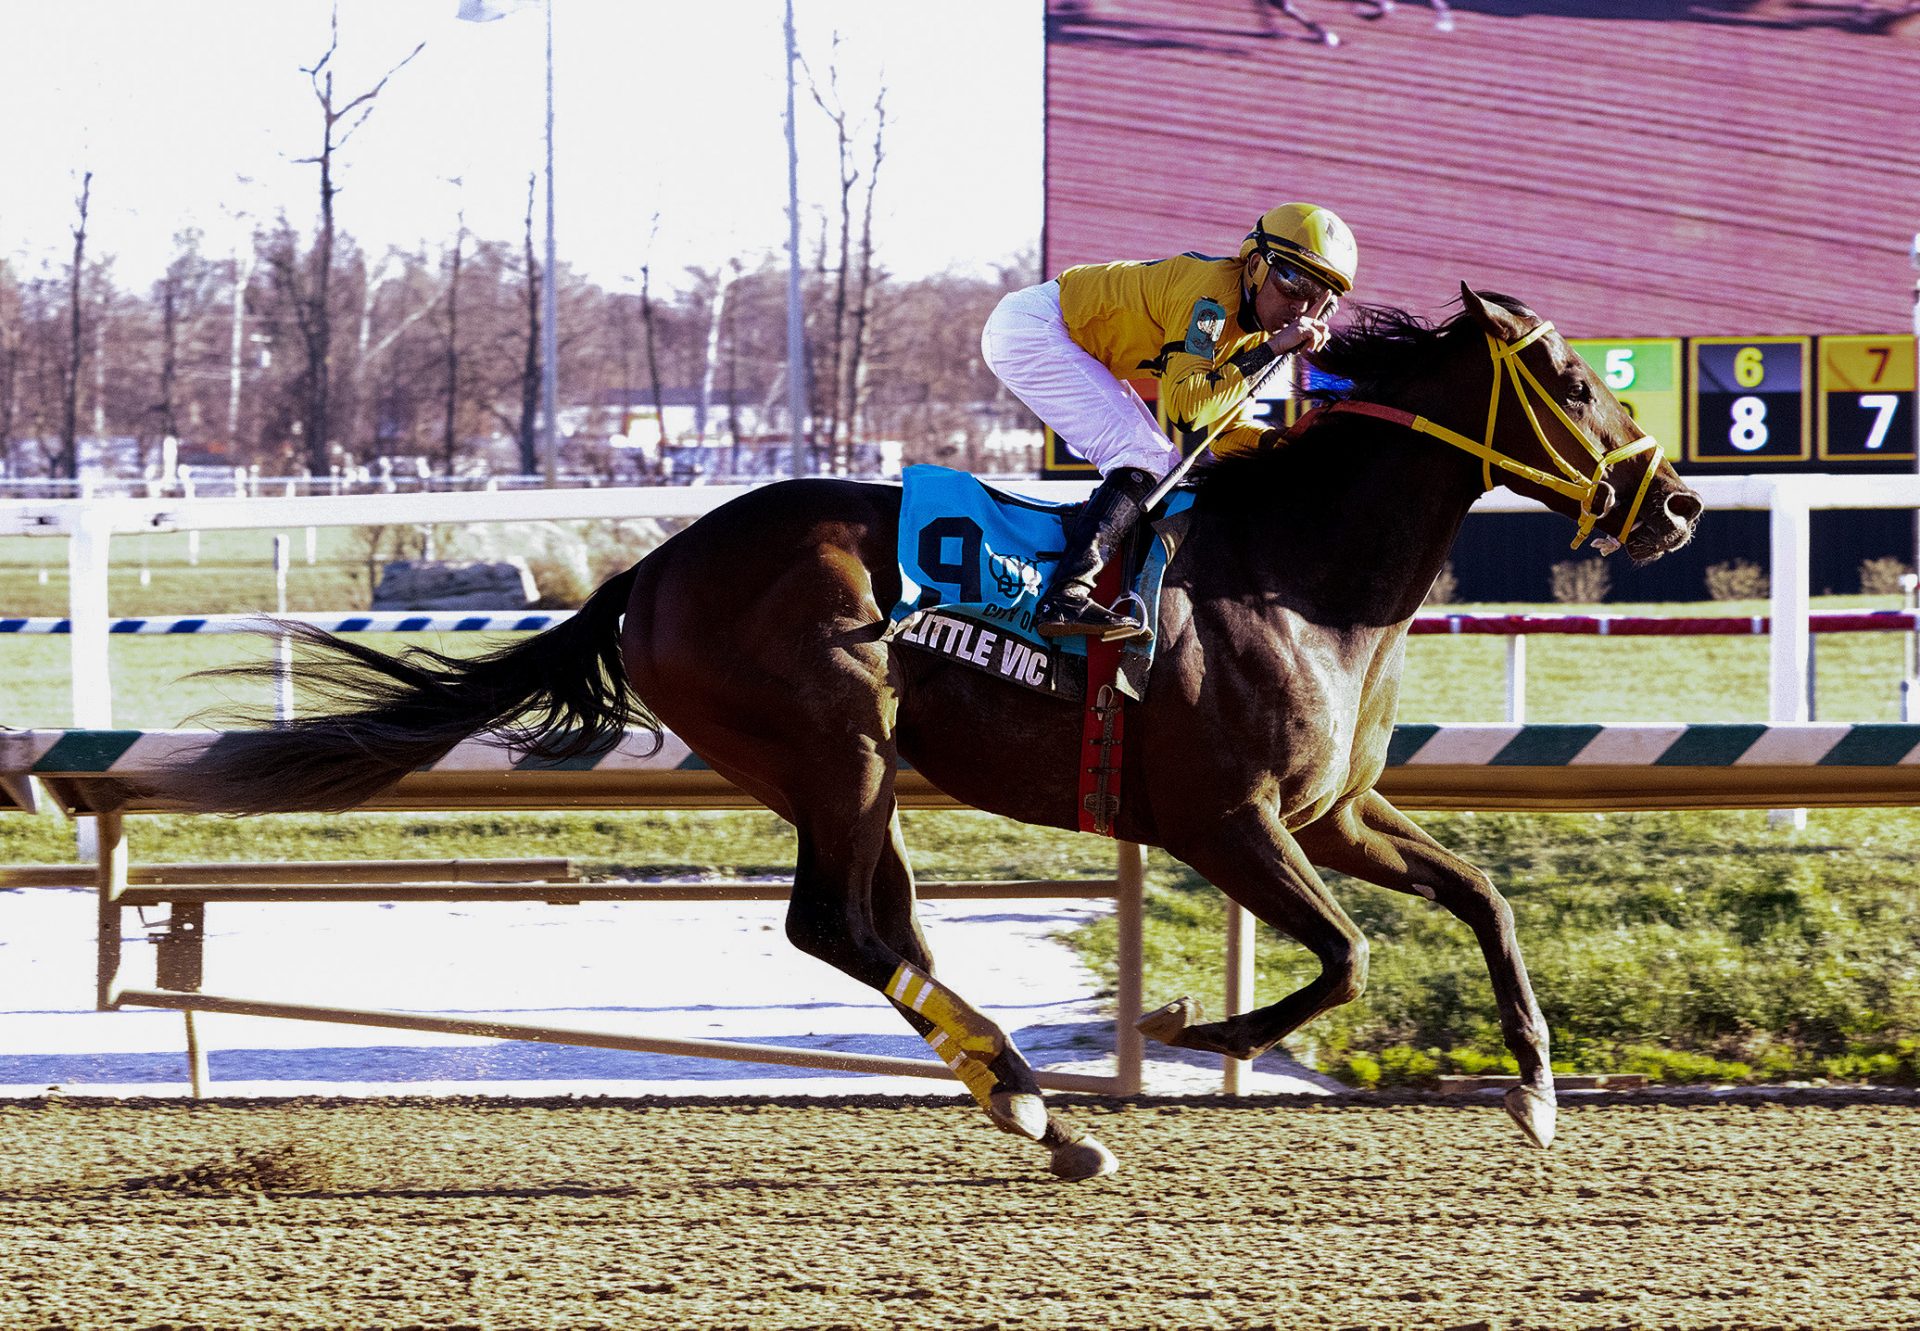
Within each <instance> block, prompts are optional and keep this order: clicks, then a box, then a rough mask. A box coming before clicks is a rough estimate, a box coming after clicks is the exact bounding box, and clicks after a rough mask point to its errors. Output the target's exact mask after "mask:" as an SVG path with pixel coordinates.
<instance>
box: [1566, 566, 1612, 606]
mask: <svg viewBox="0 0 1920 1331" xmlns="http://www.w3.org/2000/svg"><path fill="white" fill-rule="evenodd" d="M1612 590H1613V574H1611V573H1609V572H1607V565H1606V561H1605V560H1601V559H1569V560H1566V561H1564V562H1562V563H1559V564H1555V565H1554V566H1553V599H1554V600H1556V601H1558V602H1559V603H1560V604H1562V605H1593V604H1596V603H1597V602H1600V601H1604V600H1606V599H1607V593H1608V592H1610V591H1612Z"/></svg>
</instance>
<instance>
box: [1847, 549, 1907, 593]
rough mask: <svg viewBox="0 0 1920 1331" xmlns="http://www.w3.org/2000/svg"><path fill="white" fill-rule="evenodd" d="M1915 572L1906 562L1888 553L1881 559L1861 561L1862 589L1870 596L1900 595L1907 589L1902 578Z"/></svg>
mask: <svg viewBox="0 0 1920 1331" xmlns="http://www.w3.org/2000/svg"><path fill="white" fill-rule="evenodd" d="M1911 572H1913V570H1912V569H1910V568H1908V567H1907V566H1906V565H1905V564H1903V563H1902V562H1900V561H1899V560H1898V559H1895V558H1894V557H1893V556H1892V555H1887V556H1885V557H1884V558H1881V559H1863V560H1861V561H1860V590H1861V591H1862V592H1864V593H1865V594H1866V595H1868V596H1898V595H1900V594H1901V593H1902V592H1903V591H1905V590H1906V589H1905V588H1904V587H1902V586H1901V585H1900V579H1902V578H1904V577H1906V576H1907V574H1909V573H1911Z"/></svg>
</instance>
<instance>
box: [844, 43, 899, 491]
mask: <svg viewBox="0 0 1920 1331" xmlns="http://www.w3.org/2000/svg"><path fill="white" fill-rule="evenodd" d="M886 138H887V86H886V83H885V82H884V81H882V83H881V85H880V91H879V92H878V93H876V94H875V95H874V98H873V164H872V165H871V166H870V167H868V168H867V197H866V202H865V205H864V206H863V208H862V209H861V214H860V285H859V286H858V287H856V288H855V289H854V299H853V344H852V346H851V347H849V348H848V351H847V382H846V391H845V397H844V398H843V400H844V401H845V403H846V411H845V413H844V417H843V419H844V421H845V427H844V429H843V430H842V432H841V437H840V439H839V440H837V441H836V446H837V447H838V448H839V449H840V450H841V451H842V456H843V457H844V458H849V460H850V455H851V453H852V447H853V434H854V429H855V426H856V423H857V422H858V420H859V417H860V406H861V395H862V388H863V385H862V383H861V373H860V372H861V369H862V368H863V367H862V357H863V356H864V355H865V353H866V346H867V317H868V315H869V313H870V312H871V310H872V305H871V300H872V296H873V279H874V272H873V192H874V187H875V186H876V185H878V184H879V182H880V163H881V162H882V161H883V160H885V157H886ZM842 469H843V470H844V467H843V468H842Z"/></svg>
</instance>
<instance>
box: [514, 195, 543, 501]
mask: <svg viewBox="0 0 1920 1331" xmlns="http://www.w3.org/2000/svg"><path fill="white" fill-rule="evenodd" d="M533 193H534V177H533V175H532V174H531V173H529V174H528V176H527V225H526V230H525V233H524V241H523V247H524V251H525V255H526V265H525V266H526V277H527V286H526V299H527V345H526V355H525V357H524V358H523V359H522V361H521V365H520V427H519V431H518V438H519V441H520V474H521V475H522V476H533V475H536V474H538V472H539V471H540V448H539V443H538V441H537V440H536V439H535V437H534V424H535V421H536V420H537V418H538V415H539V411H540V265H539V264H538V263H537V262H536V261H535V260H534V257H533Z"/></svg>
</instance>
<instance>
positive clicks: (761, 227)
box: [0, 0, 1042, 289]
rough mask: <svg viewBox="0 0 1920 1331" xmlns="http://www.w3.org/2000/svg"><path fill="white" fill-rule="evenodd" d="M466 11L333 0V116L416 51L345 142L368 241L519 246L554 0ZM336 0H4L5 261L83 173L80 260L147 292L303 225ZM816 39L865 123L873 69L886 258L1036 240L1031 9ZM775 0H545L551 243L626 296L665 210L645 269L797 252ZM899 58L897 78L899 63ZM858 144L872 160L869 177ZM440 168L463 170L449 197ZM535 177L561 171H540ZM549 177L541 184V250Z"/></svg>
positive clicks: (930, 259)
mask: <svg viewBox="0 0 1920 1331" xmlns="http://www.w3.org/2000/svg"><path fill="white" fill-rule="evenodd" d="M457 8H458V3H457V0H340V50H339V52H338V53H337V54H336V56H335V57H334V61H333V67H334V68H335V70H336V78H335V89H336V103H344V102H345V101H346V100H347V99H348V98H350V97H352V96H354V95H357V94H358V93H360V92H361V91H364V90H365V89H366V88H368V87H370V86H372V84H373V83H374V82H375V81H377V80H378V78H379V77H380V75H381V74H383V73H384V72H385V71H386V70H387V69H388V68H389V67H390V66H391V65H392V64H394V63H395V62H396V61H398V60H399V59H400V58H401V57H403V56H404V55H405V54H406V53H407V52H408V51H409V50H410V49H412V47H413V45H414V43H416V42H419V41H423V40H424V41H425V42H426V49H425V50H424V51H422V52H421V53H420V55H419V56H418V57H416V58H415V59H414V61H413V63H412V64H410V65H408V66H407V67H406V68H405V69H403V70H401V71H400V72H399V73H398V74H396V75H395V76H394V78H393V80H392V81H391V82H390V83H389V84H388V85H387V89H386V91H385V92H384V93H383V94H382V95H381V97H380V99H379V101H378V103H377V105H376V106H375V109H374V112H373V114H372V116H371V118H370V119H369V120H368V121H367V123H366V124H365V125H364V126H363V127H362V128H361V129H360V130H359V131H358V132H357V133H356V134H355V135H354V136H353V138H352V139H351V140H350V141H349V142H348V144H347V146H346V148H345V150H344V152H342V153H341V154H339V155H338V156H336V159H335V162H336V176H337V179H338V182H339V183H340V184H341V186H342V187H343V190H342V193H341V194H340V195H339V197H338V199H337V201H336V220H337V222H338V224H339V225H340V226H342V227H344V228H345V229H346V230H348V231H349V232H351V233H352V234H353V235H354V237H355V238H356V239H357V240H358V241H359V242H360V243H361V244H362V245H363V246H364V247H365V248H366V249H367V250H368V251H370V252H371V253H374V254H376V255H377V254H379V253H380V252H382V251H383V250H384V249H385V247H386V245H387V244H388V243H394V244H399V245H404V246H411V245H413V244H416V243H418V242H420V241H421V240H423V239H424V240H425V241H426V242H427V243H428V244H429V245H431V246H433V247H436V248H437V247H439V246H441V245H443V244H445V243H446V242H447V241H448V240H449V239H450V238H451V236H452V234H453V230H454V226H455V216H456V213H457V212H458V210H459V209H460V208H461V207H462V206H464V207H465V210H466V216H467V225H468V227H469V228H470V230H472V231H473V232H475V233H476V234H479V235H481V236H483V237H486V238H489V239H500V240H510V241H517V240H518V238H519V236H520V234H521V228H522V223H523V217H524V210H525V207H526V181H527V174H528V173H529V172H530V171H543V170H544V161H545V149H544V139H543V123H544V115H545V103H544V98H545V92H544V63H543V43H544V38H545V33H544V23H543V21H542V16H541V12H540V10H539V9H538V8H537V7H535V8H529V9H526V10H523V11H521V12H519V13H516V14H512V15H510V16H508V17H506V18H504V19H500V20H498V21H496V22H492V23H463V22H459V21H457V20H456V19H455V18H454V14H455V11H456V10H457ZM328 12H329V5H328V0H170V2H169V3H156V2H155V0H57V2H56V0H0V126H5V129H4V132H0V257H5V258H12V259H15V260H16V261H18V262H21V263H22V264H23V266H24V267H26V268H27V269H28V270H29V271H31V270H33V269H35V268H37V267H38V266H39V265H40V264H41V263H49V264H53V265H55V266H58V265H62V264H64V263H65V256H66V254H67V253H68V252H70V250H71V246H72V238H71V234H70V227H71V225H72V223H73V221H74V217H75V212H74V201H75V199H76V197H77V195H78V191H79V180H80V172H81V171H82V170H84V169H91V170H92V171H93V175H94V179H93V206H92V220H91V223H90V227H89V236H88V252H89V254H91V255H95V256H107V255H113V256H117V257H116V263H115V274H116V277H117V278H118V280H119V282H120V284H121V285H122V286H125V287H133V288H135V289H144V288H145V287H146V285H147V284H148V283H150V282H151V281H152V280H153V278H154V277H156V276H157V275H158V274H159V272H160V271H161V269H162V268H164V266H165V263H166V261H167V258H168V257H169V255H170V254H171V252H172V238H173V235H174V233H175V232H176V231H177V230H179V229H181V228H183V227H188V226H196V227H199V228H201V229H202V230H203V231H205V232H206V233H207V234H208V237H209V239H208V242H207V244H208V247H209V248H212V249H219V248H221V247H224V246H225V245H227V244H230V243H231V242H230V240H227V239H225V237H230V236H231V235H232V234H233V230H234V227H235V223H234V222H233V220H231V219H232V217H233V216H234V215H235V214H247V215H251V216H252V217H253V218H257V219H265V220H271V219H272V218H273V217H274V216H275V215H276V214H277V213H278V212H279V211H280V210H282V209H284V210H285V211H286V213H287V215H288V217H289V218H290V219H291V220H292V221H293V223H294V224H295V225H296V226H298V227H300V228H301V229H302V230H308V229H310V228H311V226H312V224H313V221H314V218H315V215H316V210H317V198H318V181H317V174H316V172H317V168H315V167H313V166H300V165H295V164H294V160H293V159H295V158H299V157H303V156H308V155H310V154H312V153H313V152H314V151H315V150H316V146H317V143H318V134H319V124H320V115H319V109H318V105H317V103H316V101H315V99H314V96H313V93H312V91H311V88H310V86H309V83H308V80H307V77H306V75H305V74H303V73H302V72H301V66H305V65H311V64H312V63H313V62H314V61H315V60H316V59H317V58H318V57H319V56H320V55H321V54H322V53H323V52H324V51H325V50H326V45H327V19H328ZM795 15H796V27H797V29H798V33H799V40H800V45H801V49H802V52H803V54H804V55H805V56H806V57H807V58H808V60H809V61H810V62H811V64H812V65H813V68H814V69H815V71H816V72H817V73H818V74H819V75H820V76H821V78H822V80H823V81H824V78H825V72H826V66H827V62H828V59H829V51H830V45H831V39H832V35H833V32H834V30H835V29H836V28H837V29H838V30H840V32H841V33H842V34H843V39H844V40H843V44H842V47H841V54H840V65H841V86H842V89H843V92H844V95H845V99H846V101H847V102H848V103H849V105H850V106H851V107H853V108H857V109H858V110H859V111H861V112H862V113H863V114H864V113H865V111H866V109H867V108H868V107H869V106H870V105H871V102H872V98H873V93H874V91H875V90H876V89H877V88H878V86H879V81H880V79H881V78H882V77H884V80H885V83H886V87H887V90H888V91H887V101H888V119H889V128H888V132H887V143H886V151H887V161H886V163H885V165H884V166H883V167H882V169H881V173H880V193H879V196H878V200H877V202H876V214H875V232H876V245H875V248H876V251H877V252H878V255H879V258H880V260H881V262H882V263H884V264H885V265H886V266H887V267H889V268H890V269H891V270H892V271H894V272H896V273H901V274H904V275H908V276H913V275H919V274H924V273H929V272H937V271H940V270H942V269H944V268H947V267H949V266H953V267H958V268H962V269H977V268H982V267H984V266H985V265H987V264H990V263H992V262H993V261H995V260H999V259H1002V258H1005V257H1007V256H1009V255H1011V254H1014V253H1016V252H1018V251H1020V250H1022V249H1026V248H1030V247H1037V245H1038V243H1039V234H1040V215H1041V160H1042V152H1041V135H1042V127H1041V82H1042V79H1041V69H1042V28H1041V22H1042V16H1041V2H1040V0H964V2H963V3H960V4H930V3H923V2H922V0H795ZM781 21H782V4H781V0H704V2H702V3H685V2H684V0H557V8H556V10H555V24H554V64H555V70H556V80H557V91H556V113H555V115H556V134H555V141H556V144H557V163H556V176H557V189H556V196H557V202H558V226H557V233H558V237H559V249H560V256H561V260H562V262H564V263H567V264H570V265H572V266H573V267H574V268H575V269H577V270H578V271H581V272H583V273H585V274H586V275H587V276H588V277H590V278H591V279H593V280H595V281H597V282H600V283H602V284H603V285H606V286H609V287H613V288H626V287H629V286H634V285H637V283H638V273H639V269H640V264H641V262H642V260H643V257H644V256H645V254H646V252H647V244H648V233H649V230H650V226H651V221H652V217H653V215H654V214H655V213H656V212H657V213H659V214H660V228H659V236H658V239H657V241H655V242H654V249H653V267H654V273H655V282H656V283H657V284H662V285H669V286H670V285H674V284H675V283H676V280H677V278H678V276H679V274H680V272H681V270H682V269H683V267H684V266H685V265H689V264H698V265H702V266H706V267H713V266H716V265H718V264H720V263H722V262H725V261H726V260H727V259H730V258H732V257H734V256H739V257H741V258H742V259H743V260H745V261H747V262H748V263H752V262H754V261H755V260H756V259H757V258H759V257H760V256H763V255H765V254H767V253H769V252H780V253H784V247H785V244H786V234H787V229H786V211H785V210H786V182H787V175H786V142H785V137H784V125H783V120H782V115H783V111H784V108H785V99H786V90H785V81H784V58H785V53H784V44H783V35H782V27H781ZM883 71H884V73H883ZM799 99H800V100H799V103H798V107H799V124H800V131H801V141H800V151H801V196H802V209H803V213H802V218H803V239H802V246H803V253H807V252H810V250H811V242H810V241H809V240H808V239H806V237H807V236H808V235H814V234H817V231H818V225H819V219H820V217H821V215H822V210H823V209H825V208H826V207H827V206H828V205H829V203H830V201H831V200H832V199H833V198H834V189H835V183H834V182H835V175H834V169H835V168H834V162H833V140H832V134H831V130H830V128H829V126H828V124H827V121H826V118H825V116H824V115H823V114H822V113H821V112H820V110H819V108H817V107H816V106H814V105H813V103H812V101H811V99H810V97H809V96H808V94H807V90H806V86H805V84H804V82H803V83H802V84H801V87H800V90H799ZM869 148H870V131H869V132H868V133H867V134H866V135H863V136H862V140H861V143H860V153H859V156H858V157H857V158H856V161H857V162H861V163H863V164H864V160H865V157H866V153H867V151H868V150H869ZM449 177H459V178H460V179H461V180H462V181H463V182H464V184H463V185H462V186H461V187H459V188H456V187H455V186H454V185H452V184H451V183H449V179H448V178H449ZM542 188H544V186H543V187H542ZM544 209H545V202H544V194H543V195H541V196H540V198H539V199H538V200H537V201H536V205H535V227H536V245H538V244H541V243H543V240H542V237H543V236H544V225H545V221H544V219H545V212H544Z"/></svg>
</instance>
